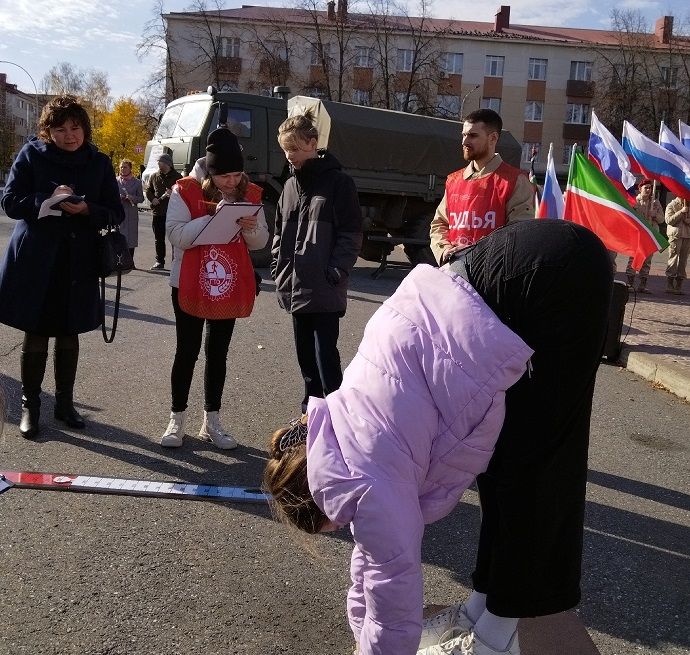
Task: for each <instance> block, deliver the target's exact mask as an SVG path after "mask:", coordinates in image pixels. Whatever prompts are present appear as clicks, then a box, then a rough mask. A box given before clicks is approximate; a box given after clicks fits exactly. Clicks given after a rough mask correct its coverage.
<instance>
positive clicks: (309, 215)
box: [271, 151, 362, 314]
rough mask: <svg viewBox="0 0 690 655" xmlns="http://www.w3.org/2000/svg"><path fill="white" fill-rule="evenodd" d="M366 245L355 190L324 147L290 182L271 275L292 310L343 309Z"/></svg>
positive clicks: (282, 301) (280, 205)
mask: <svg viewBox="0 0 690 655" xmlns="http://www.w3.org/2000/svg"><path fill="white" fill-rule="evenodd" d="M361 246H362V213H361V209H360V207H359V200H358V197H357V189H356V188H355V184H354V182H353V181H352V178H351V177H350V176H349V175H346V174H345V173H343V171H342V169H341V166H340V163H339V162H338V160H337V159H336V158H335V157H334V156H333V155H331V154H330V153H328V152H326V151H319V156H318V157H317V158H315V159H309V160H307V161H306V162H305V163H304V164H303V165H302V168H301V169H299V170H298V171H295V174H294V175H293V176H292V177H291V178H290V179H289V180H288V181H287V182H286V184H285V187H284V189H283V193H282V194H281V196H280V199H279V200H278V207H277V209H276V222H275V236H274V238H273V248H272V255H273V259H272V262H271V277H272V278H273V279H274V280H275V282H276V293H277V295H278V303H279V304H280V306H281V307H282V308H283V309H284V310H285V311H287V312H288V313H290V314H292V313H296V312H304V313H316V312H337V313H340V314H344V313H345V308H346V306H347V286H348V278H349V274H350V271H351V270H352V267H353V266H354V265H355V262H356V261H357V257H358V255H359V251H360V248H361Z"/></svg>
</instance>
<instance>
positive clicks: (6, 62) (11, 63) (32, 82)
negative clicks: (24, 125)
mask: <svg viewBox="0 0 690 655" xmlns="http://www.w3.org/2000/svg"><path fill="white" fill-rule="evenodd" d="M0 64H10V66H16V67H17V68H21V69H22V70H23V71H24V72H25V73H26V74H27V75H28V76H29V79H30V80H31V84H33V85H34V104H35V105H36V120H38V87H37V86H36V82H34V78H33V77H31V73H29V71H28V70H26V68H24V66H20V65H19V64H15V63H14V62H13V61H7V60H5V59H0Z"/></svg>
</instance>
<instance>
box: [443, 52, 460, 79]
mask: <svg viewBox="0 0 690 655" xmlns="http://www.w3.org/2000/svg"><path fill="white" fill-rule="evenodd" d="M440 63H441V70H442V71H443V72H444V73H446V74H447V75H461V74H462V52H444V53H442V54H441V62H440Z"/></svg>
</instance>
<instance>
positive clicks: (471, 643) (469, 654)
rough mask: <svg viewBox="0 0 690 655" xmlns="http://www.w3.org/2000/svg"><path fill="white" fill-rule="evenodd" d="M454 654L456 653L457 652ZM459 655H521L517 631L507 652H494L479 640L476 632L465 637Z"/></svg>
mask: <svg viewBox="0 0 690 655" xmlns="http://www.w3.org/2000/svg"><path fill="white" fill-rule="evenodd" d="M453 652H454V653H455V651H453ZM457 655H520V644H519V643H518V633H517V630H516V631H515V633H514V634H513V636H512V638H511V640H510V642H509V643H508V647H507V648H506V650H494V649H493V648H491V646H487V645H486V644H485V643H484V642H483V641H482V640H481V639H479V637H478V636H477V635H476V634H475V633H474V632H470V633H468V634H466V635H464V636H463V638H462V641H461V642H460V650H459V651H457Z"/></svg>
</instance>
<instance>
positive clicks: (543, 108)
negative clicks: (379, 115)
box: [165, 0, 690, 173]
mask: <svg viewBox="0 0 690 655" xmlns="http://www.w3.org/2000/svg"><path fill="white" fill-rule="evenodd" d="M165 19H166V23H167V44H168V48H169V53H170V62H171V64H170V71H169V78H168V92H169V98H170V99H171V98H172V97H173V96H174V97H179V96H180V95H184V93H186V92H189V91H191V90H195V89H205V88H206V87H207V86H208V85H209V84H215V85H216V86H217V87H218V88H220V89H224V90H234V91H243V92H249V93H257V94H263V95H270V94H271V90H272V88H273V87H274V86H275V85H286V86H288V87H290V89H291V92H292V93H293V94H298V93H299V94H303V95H314V96H317V97H324V98H330V99H332V100H341V101H344V102H353V103H357V104H366V105H373V106H382V107H388V108H393V109H402V110H404V111H418V112H423V113H430V114H434V115H439V116H444V117H447V118H452V119H458V117H459V116H461V115H466V114H467V113H469V112H470V111H472V110H474V109H477V108H478V107H490V108H491V109H495V110H496V111H498V112H499V113H500V114H501V116H502V117H503V120H504V126H505V128H506V129H508V130H510V131H511V132H512V133H513V134H514V136H515V137H516V138H517V139H518V140H519V141H520V142H521V143H522V144H523V166H524V167H525V168H528V167H529V162H530V158H531V156H532V154H533V153H535V152H536V153H538V154H537V166H536V168H537V171H539V170H540V169H541V170H543V168H544V166H545V162H546V153H547V150H548V146H549V143H553V145H554V153H555V157H554V158H555V161H556V165H557V169H558V170H559V172H561V173H562V172H564V171H565V170H566V169H567V164H568V160H569V154H570V151H571V148H572V145H573V144H574V143H582V144H585V143H586V142H587V140H588V136H589V123H590V114H591V111H592V108H593V103H595V98H596V90H597V82H598V81H600V80H601V79H602V77H604V76H606V78H607V82H606V84H607V85H610V84H612V81H611V71H612V70H613V72H614V73H618V69H617V66H619V64H618V63H616V62H617V59H616V58H617V56H619V53H620V50H621V40H622V35H621V33H620V32H616V31H605V30H590V29H577V28H561V27H540V26H529V25H513V24H511V21H510V7H509V6H501V7H500V8H499V9H498V10H497V12H496V15H495V20H494V22H492V23H489V22H477V21H462V20H450V19H437V18H429V17H410V16H391V15H387V16H374V15H364V14H354V13H352V14H351V13H349V12H348V7H347V1H346V0H338V4H337V5H336V3H335V2H334V1H333V0H331V1H330V2H327V3H326V4H325V5H324V7H323V11H321V10H320V9H318V10H317V9H314V10H308V9H290V8H268V7H254V6H243V7H241V8H238V9H227V10H221V11H214V12H180V13H169V14H166V15H165ZM672 29H673V18H672V17H668V16H667V17H662V18H660V19H659V20H658V21H657V22H656V26H655V31H654V33H653V34H648V35H645V36H646V37H647V38H646V40H645V42H644V43H645V46H644V47H645V48H646V49H647V50H650V49H651V50H656V49H658V51H659V52H660V53H667V52H668V51H669V44H670V43H671V39H672ZM688 51H689V52H690V48H689V49H688ZM673 57H674V55H673V53H670V54H669V55H668V57H667V59H668V61H669V62H671V63H669V64H668V66H667V67H666V69H665V70H664V67H663V66H662V67H660V68H659V76H660V81H659V84H660V85H663V86H665V88H666V90H667V91H669V89H670V91H672V92H673V93H675V88H676V87H677V85H678V84H679V82H678V76H679V72H678V71H679V66H676V65H672V62H673ZM680 70H681V72H682V71H683V69H682V68H680Z"/></svg>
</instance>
